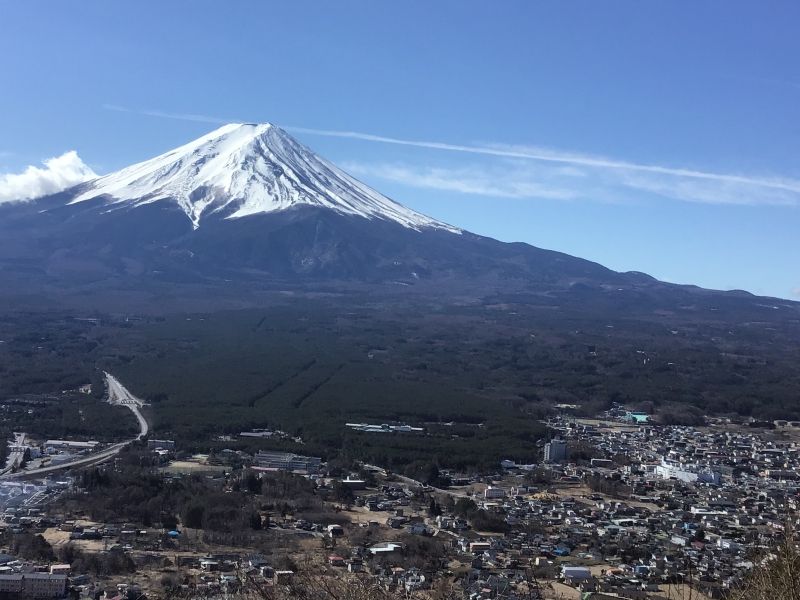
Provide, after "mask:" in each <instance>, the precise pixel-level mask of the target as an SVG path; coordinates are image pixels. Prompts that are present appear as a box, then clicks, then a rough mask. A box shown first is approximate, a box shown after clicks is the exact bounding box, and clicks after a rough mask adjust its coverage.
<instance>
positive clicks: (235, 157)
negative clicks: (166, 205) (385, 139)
mask: <svg viewBox="0 0 800 600" xmlns="http://www.w3.org/2000/svg"><path fill="white" fill-rule="evenodd" d="M98 197H104V198H107V199H108V207H109V210H113V209H115V208H123V207H136V206H142V205H144V204H148V203H151V202H157V201H170V202H174V203H176V204H177V205H178V206H179V207H180V209H181V210H183V212H185V213H186V216H187V217H188V218H189V220H190V221H191V223H192V227H193V228H194V229H197V228H199V227H200V223H201V221H202V220H204V219H205V218H208V217H212V216H223V217H224V218H228V219H236V218H241V217H248V216H252V215H258V214H265V213H272V212H279V211H282V210H286V209H289V208H292V207H297V206H313V207H319V208H326V209H329V210H331V211H334V212H336V213H339V214H342V215H349V216H357V217H363V218H367V219H373V218H377V219H383V220H387V221H393V222H396V223H399V224H401V225H403V226H404V227H408V228H411V229H417V230H420V229H426V228H434V229H442V230H447V231H451V232H455V233H458V232H459V230H458V229H457V228H455V227H450V226H449V225H445V224H444V223H440V222H438V221H435V220H434V219H431V218H429V217H426V216H424V215H421V214H419V213H417V212H414V211H412V210H410V209H408V208H406V207H404V206H402V205H400V204H398V203H396V202H393V201H392V200H389V199H388V198H386V197H385V196H383V195H381V194H379V193H378V192H376V191H375V190H373V189H370V188H369V187H367V186H366V185H364V184H363V183H361V182H359V181H357V180H355V179H353V178H352V177H350V176H349V175H348V174H347V173H345V172H344V171H342V170H340V169H339V168H337V167H336V166H334V165H332V164H331V163H329V162H328V161H326V160H324V159H323V158H321V157H319V156H317V155H316V154H314V152H312V151H311V150H309V149H308V148H306V147H305V146H303V145H302V144H300V143H298V142H297V141H296V140H295V139H294V138H292V137H291V136H289V135H288V134H287V133H286V132H285V131H283V130H282V129H280V128H278V127H275V126H274V125H271V124H269V123H264V124H250V123H247V124H237V123H234V124H230V125H225V126H223V127H220V128H219V129H217V130H216V131H212V132H211V133H209V134H207V135H204V136H202V137H201V138H198V139H197V140H194V141H193V142H190V143H188V144H186V145H184V146H181V147H179V148H176V149H174V150H171V151H170V152H167V153H165V154H162V155H160V156H157V157H155V158H153V159H150V160H146V161H144V162H141V163H138V164H135V165H132V166H130V167H128V168H126V169H122V170H121V171H117V172H116V173H111V174H110V175H106V176H105V177H100V178H99V179H96V180H94V181H91V182H89V183H88V184H86V185H85V186H84V188H83V190H82V191H81V193H80V194H79V195H78V196H77V197H76V198H75V199H74V200H73V201H72V202H73V203H78V202H84V201H86V200H91V199H93V198H98Z"/></svg>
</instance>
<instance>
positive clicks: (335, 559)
mask: <svg viewBox="0 0 800 600" xmlns="http://www.w3.org/2000/svg"><path fill="white" fill-rule="evenodd" d="M328 564H329V565H330V566H332V567H343V566H345V562H344V557H343V556H339V555H338V554H331V555H330V556H329V557H328Z"/></svg>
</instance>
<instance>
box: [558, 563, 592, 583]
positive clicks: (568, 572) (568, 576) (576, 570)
mask: <svg viewBox="0 0 800 600" xmlns="http://www.w3.org/2000/svg"><path fill="white" fill-rule="evenodd" d="M561 578H562V579H563V580H564V581H565V582H566V583H569V584H572V585H577V584H579V583H581V582H584V581H588V580H590V579H591V578H592V572H591V571H590V570H589V569H587V568H586V567H566V566H565V567H561Z"/></svg>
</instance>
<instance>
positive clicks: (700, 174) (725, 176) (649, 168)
mask: <svg viewBox="0 0 800 600" xmlns="http://www.w3.org/2000/svg"><path fill="white" fill-rule="evenodd" d="M103 108H104V109H106V110H114V111H117V112H128V113H135V114H140V115H146V116H150V117H160V118H164V119H177V120H181V121H195V122H200V123H214V124H225V123H232V122H240V121H239V120H237V119H221V118H219V117H213V116H208V115H198V114H190V113H189V114H187V113H169V112H165V111H161V110H135V109H131V108H127V107H124V106H118V105H114V104H104V105H103ZM244 122H249V121H244ZM282 127H283V129H286V130H287V131H293V132H296V133H305V134H309V135H320V136H326V137H337V138H349V139H356V140H364V141H367V142H378V143H382V144H395V145H399V146H413V147H416V148H431V149H435V150H445V151H448V152H462V153H468V154H480V155H484V156H500V157H506V158H521V159H527V160H535V161H541V162H550V163H559V164H564V165H572V166H582V167H592V168H596V169H608V170H618V171H628V172H640V173H654V174H658V175H668V176H672V177H687V178H692V179H702V180H708V181H716V182H720V183H733V184H744V185H750V186H756V187H763V188H769V189H773V190H782V191H787V192H792V193H800V181H797V180H794V179H784V178H765V177H751V176H747V175H735V174H730V173H714V172H710V171H700V170H695V169H681V168H673V167H664V166H661V165H651V164H642V163H635V162H628V161H620V160H614V159H609V158H602V157H592V156H584V155H575V154H564V153H559V152H556V151H551V150H545V149H540V148H535V149H532V148H525V147H514V146H503V145H463V144H451V143H447V142H436V141H426V140H408V139H402V138H395V137H388V136H383V135H376V134H373V133H364V132H360V131H341V130H335V129H314V128H310V127H297V126H282Z"/></svg>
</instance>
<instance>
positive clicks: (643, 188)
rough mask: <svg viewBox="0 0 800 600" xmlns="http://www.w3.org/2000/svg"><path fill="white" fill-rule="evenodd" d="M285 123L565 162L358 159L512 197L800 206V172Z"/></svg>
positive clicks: (370, 169)
mask: <svg viewBox="0 0 800 600" xmlns="http://www.w3.org/2000/svg"><path fill="white" fill-rule="evenodd" d="M103 108H105V109H107V110H115V111H119V112H129V113H136V114H143V115H147V116H152V117H159V118H167V119H178V120H185V121H197V122H202V123H214V124H223V123H229V122H237V121H239V120H237V119H221V118H219V117H214V116H209V115H198V114H185V113H170V112H166V111H161V110H136V109H130V108H127V107H123V106H117V105H110V104H106V105H103ZM283 127H284V129H286V130H288V131H292V132H294V133H304V134H308V135H319V136H327V137H337V138H347V139H356V140H362V141H367V142H375V143H382V144H393V145H399V146H409V147H416V148H427V149H434V150H442V151H446V152H454V153H461V154H470V155H474V156H485V157H494V158H501V159H509V160H517V161H528V162H531V163H538V164H541V165H543V166H545V165H557V166H558V167H559V169H560V170H559V171H558V172H555V173H549V174H545V173H544V170H543V169H542V170H538V171H537V172H536V173H535V174H534V175H531V174H530V173H524V172H523V171H522V170H517V172H516V175H517V176H516V177H515V178H512V179H510V180H507V181H503V182H498V181H497V180H494V181H493V182H492V181H489V180H488V179H487V178H486V177H484V176H482V175H477V174H475V173H472V174H468V173H465V172H463V170H459V169H456V170H446V169H441V168H437V167H430V166H426V167H409V166H407V165H405V166H403V165H385V164H374V165H366V164H363V163H360V164H359V165H357V168H359V169H361V171H360V172H361V174H372V175H374V176H376V177H382V178H384V179H389V180H393V181H397V182H400V183H405V184H408V185H415V186H417V187H422V186H424V187H430V188H433V189H441V190H451V191H457V192H463V193H470V194H477V193H481V194H484V195H497V196H506V197H541V198H575V197H592V196H590V195H587V194H586V190H591V189H595V190H599V189H603V190H606V191H610V192H611V193H612V194H613V189H615V188H616V189H617V190H620V191H631V190H633V191H638V192H643V193H647V194H656V195H659V196H662V197H665V198H670V199H675V200H681V201H685V202H702V203H713V204H738V205H760V204H766V205H781V206H800V180H797V179H792V178H786V177H765V176H752V175H746V174H737V173H720V172H713V171H705V170H700V169H692V168H680V167H672V166H664V165H657V164H647V163H638V162H633V161H626V160H619V159H614V158H609V157H605V156H594V155H588V154H582V153H575V152H564V151H560V150H553V149H550V148H542V147H538V146H520V145H509V144H498V143H491V144H452V143H448V142H439V141H428V140H411V139H403V138H396V137H389V136H383V135H377V134H373V133H364V132H360V131H345V130H333V129H314V128H308V127H296V126H283ZM351 167H352V165H351ZM565 168H567V169H569V168H575V169H579V170H582V172H583V173H584V175H585V177H586V179H585V180H584V181H582V182H576V181H574V180H573V181H567V180H564V181H562V182H561V183H559V184H558V185H555V184H553V183H552V182H551V183H543V182H542V178H545V179H546V178H552V179H558V176H559V175H563V174H564V173H565V171H564V169H565Z"/></svg>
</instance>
